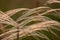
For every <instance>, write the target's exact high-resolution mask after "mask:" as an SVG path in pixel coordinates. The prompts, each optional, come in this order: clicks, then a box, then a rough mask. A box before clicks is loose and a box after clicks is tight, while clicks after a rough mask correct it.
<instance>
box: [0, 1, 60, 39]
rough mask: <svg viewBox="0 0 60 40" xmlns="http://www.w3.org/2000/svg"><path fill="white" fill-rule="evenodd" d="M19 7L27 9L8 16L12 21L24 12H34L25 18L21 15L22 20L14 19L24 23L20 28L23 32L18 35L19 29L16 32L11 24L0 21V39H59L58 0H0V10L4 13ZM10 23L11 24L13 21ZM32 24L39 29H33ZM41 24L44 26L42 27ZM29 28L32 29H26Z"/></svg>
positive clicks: (59, 10)
mask: <svg viewBox="0 0 60 40" xmlns="http://www.w3.org/2000/svg"><path fill="white" fill-rule="evenodd" d="M40 7H41V8H40ZM19 8H26V10H27V11H22V12H17V13H16V14H14V15H12V16H10V18H12V19H13V20H14V21H16V20H17V19H18V18H19V17H20V16H23V14H24V13H35V14H32V15H29V16H27V17H26V19H23V17H22V19H23V20H21V19H18V22H17V21H16V22H17V23H20V22H22V23H21V25H22V24H23V25H24V26H22V30H21V31H23V34H22V33H21V34H20V35H19V32H21V31H19V32H18V33H17V32H14V31H15V30H16V29H15V28H14V27H13V26H12V25H7V24H2V23H0V40H60V1H59V0H0V11H2V12H4V13H7V11H9V10H14V9H17V10H18V9H19ZM35 8H36V9H35ZM39 8H40V9H39ZM30 9H31V10H30ZM24 10H25V9H24ZM10 12H12V11H10ZM44 13H46V14H44ZM10 15H11V14H10ZM38 15H39V16H38ZM0 17H1V16H0ZM35 17H36V18H35ZM19 20H21V21H19ZM25 20H26V21H25ZM31 20H33V21H31ZM5 21H6V20H5ZM30 21H31V22H30ZM0 22H1V20H0ZM25 22H26V23H27V22H29V23H27V25H25V24H26V23H25ZM39 22H40V24H39ZM11 23H12V24H13V21H12V22H11ZM44 23H46V24H44ZM6 25H7V26H6ZM21 25H20V26H21ZM31 25H32V27H31ZM34 25H37V26H41V28H40V29H41V30H40V29H39V28H37V29H33V28H34ZM44 25H45V26H46V27H45V26H44ZM5 26H6V27H5ZM37 26H36V27H37ZM43 26H44V27H45V28H42V27H43ZM29 28H32V29H31V30H28V29H29ZM12 29H14V30H12ZM18 29H19V28H18ZM24 30H25V31H24ZM9 32H10V33H11V34H10V33H9ZM15 33H17V34H15ZM14 34H15V35H14ZM25 34H26V35H25ZM20 36H21V37H20Z"/></svg>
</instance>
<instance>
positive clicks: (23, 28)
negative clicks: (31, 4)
mask: <svg viewBox="0 0 60 40" xmlns="http://www.w3.org/2000/svg"><path fill="white" fill-rule="evenodd" d="M41 9H43V10H44V9H47V10H46V11H44V12H43V13H39V14H38V15H35V16H34V15H32V14H33V13H38V12H41ZM48 9H49V10H48ZM22 10H27V11H26V12H23V15H22V16H20V17H19V18H18V19H17V21H14V20H13V19H12V18H11V17H10V16H13V15H14V14H16V13H17V12H19V11H22ZM56 10H60V9H50V8H49V7H38V8H33V9H27V8H20V9H13V10H10V11H7V12H5V13H3V14H2V13H1V15H0V16H1V17H0V20H1V23H5V24H10V25H12V26H14V27H13V28H11V29H10V30H9V31H7V32H5V33H2V34H0V37H3V38H2V39H1V40H15V39H16V38H17V36H16V35H17V29H16V27H17V26H18V28H19V30H18V31H19V32H18V33H19V34H18V35H19V38H20V39H21V40H22V39H24V38H26V37H28V36H32V37H33V38H34V39H36V40H40V38H44V39H46V40H51V38H50V37H49V35H50V36H51V35H52V34H53V35H52V36H55V37H56V38H58V40H60V38H59V37H60V36H58V35H57V34H56V33H55V32H54V31H52V29H56V30H57V31H59V32H60V23H59V22H58V21H54V20H52V19H51V18H49V17H47V16H44V15H45V14H46V15H47V13H49V12H52V11H54V12H56ZM12 11H13V12H12ZM10 13H11V14H10ZM30 15H31V16H30ZM22 20H23V21H22ZM19 21H21V22H20V23H18V22H19ZM32 21H39V23H33V24H31V25H27V24H28V23H30V22H32ZM53 25H54V26H53ZM56 26H57V27H56ZM45 32H47V34H49V35H48V36H47V34H46V33H45ZM6 35H7V36H6ZM4 36H5V37H4ZM36 36H38V37H37V38H36ZM53 38H54V37H53ZM52 40H55V39H52Z"/></svg>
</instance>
